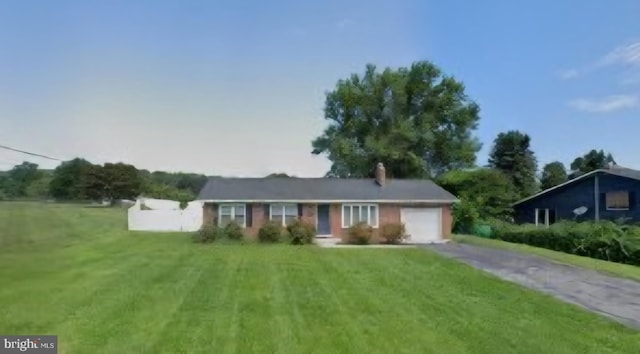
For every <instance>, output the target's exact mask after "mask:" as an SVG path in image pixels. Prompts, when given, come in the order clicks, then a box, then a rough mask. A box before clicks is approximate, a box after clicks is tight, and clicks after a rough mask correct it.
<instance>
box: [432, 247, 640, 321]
mask: <svg viewBox="0 0 640 354" xmlns="http://www.w3.org/2000/svg"><path fill="white" fill-rule="evenodd" d="M427 247H428V248H430V249H432V250H434V251H436V252H438V253H440V254H442V255H445V256H448V257H452V258H455V259H458V260H460V261H463V262H465V263H467V264H470V265H472V266H474V267H476V268H479V269H482V270H484V271H487V272H489V273H492V274H494V275H496V276H498V277H500V278H502V279H505V280H509V281H512V282H515V283H519V284H522V285H524V286H527V287H530V288H533V289H536V290H539V291H543V292H545V293H549V294H551V295H553V296H555V297H558V298H560V299H562V300H565V301H568V302H571V303H574V304H577V305H579V306H582V307H584V308H587V309H589V310H591V311H593V312H596V313H600V314H603V315H605V316H608V317H610V318H613V319H614V320H617V321H619V322H622V323H625V324H627V325H629V326H632V327H635V328H638V329H640V282H636V281H632V280H627V279H622V278H617V277H614V276H609V275H607V274H603V273H599V272H597V271H594V270H588V269H584V268H579V267H574V266H569V265H564V264H559V263H554V262H551V261H549V260H546V259H544V258H541V257H538V256H533V255H526V254H521V253H516V252H509V251H503V250H497V249H493V248H485V247H479V246H473V245H467V244H458V243H447V244H439V245H429V246H427Z"/></svg>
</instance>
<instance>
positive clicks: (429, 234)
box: [198, 164, 456, 242]
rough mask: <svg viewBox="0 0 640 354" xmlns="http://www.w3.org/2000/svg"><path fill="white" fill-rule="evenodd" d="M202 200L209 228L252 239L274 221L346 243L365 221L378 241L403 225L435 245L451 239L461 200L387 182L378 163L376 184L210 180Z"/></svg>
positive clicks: (434, 188)
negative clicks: (383, 232)
mask: <svg viewBox="0 0 640 354" xmlns="http://www.w3.org/2000/svg"><path fill="white" fill-rule="evenodd" d="M198 200H199V201H201V202H203V220H204V221H203V223H204V224H205V225H223V224H225V223H226V222H228V221H230V220H235V221H236V222H238V223H239V224H240V225H241V226H243V227H244V229H245V233H246V235H247V236H248V237H252V238H255V237H256V236H257V234H258V231H259V230H260V228H261V227H262V226H263V225H264V224H265V223H266V222H267V221H269V220H277V221H278V222H281V223H282V224H283V226H284V225H286V224H287V223H288V222H289V221H291V220H292V219H301V220H302V221H304V222H307V223H309V224H311V225H315V226H316V227H317V229H318V235H319V236H324V237H336V238H344V237H345V236H346V234H347V229H348V227H349V226H350V225H353V224H355V223H357V222H358V221H364V222H366V223H368V224H369V225H371V226H372V227H373V233H374V239H379V232H380V229H381V228H382V227H383V226H384V225H386V224H396V223H403V224H405V227H406V228H407V232H408V233H409V234H411V238H412V239H413V240H414V241H415V242H432V241H438V240H445V239H448V238H450V237H451V227H452V216H451V205H452V204H453V203H454V202H455V201H456V198H455V197H454V196H453V195H451V194H450V193H449V192H447V191H445V190H444V189H442V188H441V187H440V186H438V185H436V184H435V183H433V182H432V181H429V180H403V179H395V180H387V178H386V174H385V171H384V166H382V164H378V165H377V166H376V170H375V178H374V179H342V178H286V177H285V178H283V177H271V178H220V177H217V178H211V179H210V180H209V181H208V182H207V184H206V185H205V187H204V188H203V189H202V191H201V192H200V194H199V196H198Z"/></svg>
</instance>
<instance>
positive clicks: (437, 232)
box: [400, 208, 442, 243]
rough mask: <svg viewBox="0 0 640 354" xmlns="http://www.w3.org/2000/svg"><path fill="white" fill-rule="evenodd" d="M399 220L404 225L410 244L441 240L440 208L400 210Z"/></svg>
mask: <svg viewBox="0 0 640 354" xmlns="http://www.w3.org/2000/svg"><path fill="white" fill-rule="evenodd" d="M400 220H401V221H402V222H403V223H404V224H405V228H406V232H407V234H408V235H410V238H409V242H411V243H432V242H440V241H441V240H442V208H401V209H400Z"/></svg>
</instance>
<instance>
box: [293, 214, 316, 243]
mask: <svg viewBox="0 0 640 354" xmlns="http://www.w3.org/2000/svg"><path fill="white" fill-rule="evenodd" d="M287 233H288V235H287V236H288V237H289V241H290V242H291V244H294V245H310V244H313V241H314V240H315V238H316V233H317V232H316V228H315V226H313V225H311V224H309V223H306V222H303V221H302V220H299V219H297V220H295V221H294V222H293V223H291V224H290V225H288V226H287Z"/></svg>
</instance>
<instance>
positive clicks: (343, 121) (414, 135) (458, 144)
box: [311, 61, 614, 219]
mask: <svg viewBox="0 0 640 354" xmlns="http://www.w3.org/2000/svg"><path fill="white" fill-rule="evenodd" d="M324 112H325V116H324V118H325V119H326V120H327V121H328V123H329V124H328V126H327V128H326V129H325V130H324V132H323V133H322V134H321V135H320V136H318V137H317V138H315V139H314V140H313V141H312V143H311V145H312V153H313V154H324V155H326V156H327V157H328V159H329V160H330V161H331V168H330V170H329V172H328V173H327V176H329V177H373V174H374V170H373V167H374V166H375V165H376V163H377V162H380V161H382V162H384V164H385V167H386V171H387V174H388V175H389V177H391V178H430V179H433V180H435V181H436V182H437V183H438V184H440V185H441V186H443V187H444V188H445V189H447V190H449V191H450V192H452V193H454V194H455V195H456V196H458V197H459V198H460V199H461V200H462V203H458V204H457V205H456V206H455V208H456V214H457V215H456V216H457V218H458V219H463V218H464V217H468V218H471V219H474V218H478V217H482V218H501V219H509V218H510V216H511V211H512V210H511V204H512V203H513V202H515V201H517V200H519V199H522V198H524V197H527V196H530V195H532V194H534V193H536V192H538V191H541V190H544V189H547V188H551V187H553V186H556V185H558V184H561V183H564V182H566V181H567V180H569V179H571V178H576V177H578V176H580V175H581V174H584V173H587V172H590V171H593V170H595V169H598V168H606V167H607V166H608V164H609V163H612V162H614V160H613V157H612V156H611V154H608V153H605V152H604V151H603V150H595V149H594V150H591V151H589V152H587V153H585V154H584V155H583V156H579V157H576V158H575V160H573V162H572V163H571V164H570V168H569V169H567V168H566V167H565V166H564V164H563V163H562V162H560V161H554V162H551V163H548V164H546V165H545V166H544V167H543V168H542V172H541V173H538V161H537V158H536V156H535V153H534V152H533V150H532V148H531V138H530V136H529V135H528V134H526V133H524V132H521V131H518V130H512V131H505V132H501V133H499V134H498V135H497V136H496V138H495V139H494V141H493V145H492V147H491V152H490V156H489V160H488V161H487V163H486V164H478V163H477V161H476V154H477V153H478V152H479V151H480V149H481V147H482V144H481V143H480V142H479V140H478V139H477V138H476V137H475V131H476V130H477V128H478V124H479V122H480V107H479V105H478V104H477V103H475V102H474V101H473V100H472V99H470V98H469V97H468V96H467V94H466V93H465V86H464V84H463V83H462V82H461V81H458V80H457V79H455V78H454V77H452V76H449V75H446V74H445V73H443V72H442V70H441V69H440V68H439V67H437V66H436V65H434V64H433V63H431V62H429V61H420V62H416V63H414V64H412V65H411V66H410V67H408V68H398V69H391V68H385V69H384V70H382V71H379V70H377V68H376V67H375V66H374V65H367V66H366V68H365V71H364V74H362V75H360V74H352V75H351V76H349V77H348V78H346V79H343V80H339V81H338V82H337V84H336V86H335V88H334V89H333V90H331V91H329V92H327V93H326V99H325V107H324Z"/></svg>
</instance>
